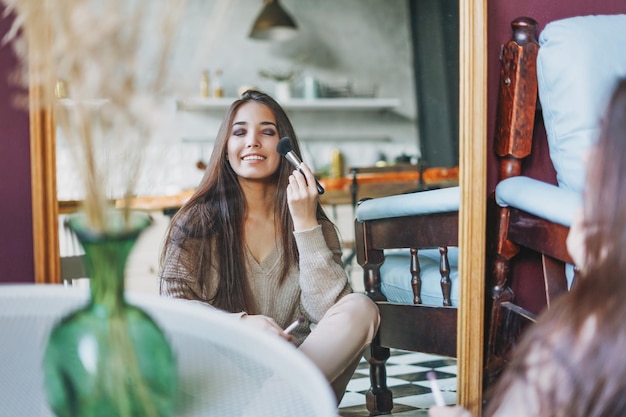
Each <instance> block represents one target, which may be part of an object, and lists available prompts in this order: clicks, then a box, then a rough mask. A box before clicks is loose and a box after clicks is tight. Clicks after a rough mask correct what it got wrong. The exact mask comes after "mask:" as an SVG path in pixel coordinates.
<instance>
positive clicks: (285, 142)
mask: <svg viewBox="0 0 626 417" xmlns="http://www.w3.org/2000/svg"><path fill="white" fill-rule="evenodd" d="M276 151H277V152H278V153H279V154H281V155H283V156H285V155H287V154H288V153H289V152H290V151H291V139H289V138H288V137H287V136H285V137H284V138H282V139H281V140H279V141H278V145H277V146H276Z"/></svg>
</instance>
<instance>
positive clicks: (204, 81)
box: [200, 69, 210, 97]
mask: <svg viewBox="0 0 626 417" xmlns="http://www.w3.org/2000/svg"><path fill="white" fill-rule="evenodd" d="M209 88H210V80H209V70H206V69H205V70H203V71H202V75H201V77H200V96H201V97H209V96H210V90H209Z"/></svg>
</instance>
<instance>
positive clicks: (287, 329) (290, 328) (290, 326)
mask: <svg viewBox="0 0 626 417" xmlns="http://www.w3.org/2000/svg"><path fill="white" fill-rule="evenodd" d="M302 323H304V317H303V316H300V317H298V320H296V321H294V322H293V323H291V324H290V325H289V326H287V327H286V328H285V330H284V331H285V333H287V334H289V333H291V332H292V331H293V329H295V328H296V327H298V325H299V324H302Z"/></svg>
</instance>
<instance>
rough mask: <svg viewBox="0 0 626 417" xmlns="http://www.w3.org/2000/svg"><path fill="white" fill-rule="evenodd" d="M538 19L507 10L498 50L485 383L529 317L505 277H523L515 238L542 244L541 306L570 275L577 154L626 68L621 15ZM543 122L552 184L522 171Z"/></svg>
mask: <svg viewBox="0 0 626 417" xmlns="http://www.w3.org/2000/svg"><path fill="white" fill-rule="evenodd" d="M537 28H538V24H537V22H536V21H535V20H533V19H531V18H527V17H522V18H518V19H515V20H514V21H513V22H512V30H513V34H512V37H511V40H510V41H509V42H508V43H506V44H505V45H504V46H503V49H502V54H501V70H500V85H499V98H498V113H497V120H496V131H495V141H494V146H495V153H496V155H497V157H498V160H499V183H498V185H497V187H496V190H495V193H494V195H492V196H491V199H490V204H489V213H488V221H487V224H488V225H489V228H490V230H489V231H488V233H489V238H488V242H489V243H490V248H489V249H488V259H489V262H490V270H491V274H490V275H491V277H490V278H491V279H490V281H489V284H488V285H489V286H490V289H491V300H492V303H491V314H490V319H489V331H488V332H487V334H488V341H487V352H486V358H487V369H486V378H487V381H488V383H490V382H493V381H494V380H495V379H496V378H497V376H498V375H499V373H500V372H501V370H502V369H503V367H504V366H505V365H506V363H507V358H508V356H509V352H510V350H511V348H512V347H513V346H514V344H515V341H516V340H517V339H518V337H519V333H520V332H521V331H522V330H523V328H524V326H525V325H527V324H528V323H529V322H532V321H533V320H534V314H532V313H530V312H529V311H527V310H526V309H525V308H524V306H522V305H520V304H519V303H518V302H517V300H516V297H515V294H514V292H513V291H512V289H511V288H512V286H513V285H512V279H513V278H515V279H520V280H524V277H522V276H520V277H517V276H514V275H512V268H513V263H514V262H515V257H516V255H517V254H518V253H519V252H520V248H521V247H523V248H526V249H527V250H531V251H534V252H537V253H539V254H541V260H542V270H543V278H544V286H543V287H542V288H534V289H532V293H533V294H535V295H536V297H538V298H541V299H543V298H545V304H546V306H549V305H550V304H551V303H552V301H553V300H554V299H555V298H556V297H558V296H559V295H561V294H563V293H564V292H566V291H568V287H569V285H571V282H572V281H574V280H575V277H574V278H572V275H573V274H571V273H569V274H568V273H566V272H567V271H568V268H567V265H568V264H570V267H571V264H572V259H571V257H570V256H569V254H568V252H567V248H566V244H565V241H566V238H567V234H568V232H569V226H570V225H571V223H572V220H573V218H574V215H575V212H576V210H577V209H578V208H579V207H580V206H581V204H582V188H583V184H584V172H585V167H584V158H583V155H584V154H585V153H586V152H587V151H588V149H589V148H590V147H591V145H592V144H593V142H594V141H595V139H596V138H597V136H598V133H599V128H600V120H601V117H602V114H603V113H604V110H605V107H606V104H607V102H608V98H609V97H610V93H611V92H612V90H613V88H614V86H615V84H616V83H617V80H618V79H619V78H620V77H623V76H625V75H626V57H625V55H624V54H623V46H624V45H625V44H626V30H625V29H624V28H626V15H619V16H618V15H615V16H580V17H575V18H569V19H563V20H558V21H555V22H551V23H549V24H548V25H546V27H545V29H544V30H543V32H542V33H541V37H540V38H539V41H538V40H537ZM540 45H541V46H540ZM538 97H539V99H540V100H539V102H538V100H537V99H538ZM537 121H539V123H537ZM541 123H543V124H544V126H545V128H546V132H547V139H548V149H549V155H550V160H547V161H545V162H544V163H545V164H551V165H552V166H553V167H554V171H555V172H556V179H557V184H551V183H547V182H545V181H543V180H540V179H536V178H530V177H528V176H526V175H527V174H526V172H525V171H524V168H525V166H524V160H525V159H526V158H530V157H531V156H532V155H531V154H532V150H533V133H534V128H535V126H536V125H541ZM535 137H538V136H537V135H535ZM570 270H571V268H570ZM568 277H569V279H568ZM519 285H524V282H520V283H519V284H518V287H519Z"/></svg>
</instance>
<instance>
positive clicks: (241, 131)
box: [233, 129, 246, 136]
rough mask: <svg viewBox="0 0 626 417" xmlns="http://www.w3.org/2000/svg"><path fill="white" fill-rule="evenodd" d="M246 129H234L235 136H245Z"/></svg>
mask: <svg viewBox="0 0 626 417" xmlns="http://www.w3.org/2000/svg"><path fill="white" fill-rule="evenodd" d="M245 134H246V131H245V130H244V129H235V130H233V136H245Z"/></svg>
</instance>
